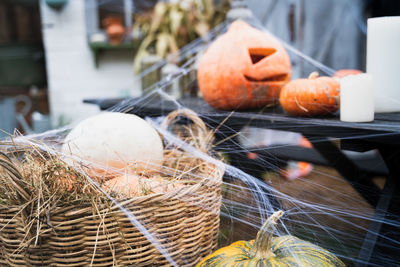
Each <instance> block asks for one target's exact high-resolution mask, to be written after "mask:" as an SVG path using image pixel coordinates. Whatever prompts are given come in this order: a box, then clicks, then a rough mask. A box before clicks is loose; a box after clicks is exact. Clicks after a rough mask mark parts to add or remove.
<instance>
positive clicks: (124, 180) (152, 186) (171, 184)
mask: <svg viewBox="0 0 400 267" xmlns="http://www.w3.org/2000/svg"><path fill="white" fill-rule="evenodd" d="M182 187H184V184H183V183H181V182H180V181H177V180H174V181H169V180H167V179H165V178H163V177H150V178H148V177H140V176H138V175H135V174H126V175H122V176H118V177H115V178H113V179H110V180H108V181H106V182H105V183H104V185H103V188H104V189H105V190H106V191H107V192H109V193H110V192H113V191H114V192H117V193H120V194H123V195H125V196H127V197H137V196H141V195H146V194H150V193H156V194H158V193H166V192H170V191H174V190H177V189H180V188H182Z"/></svg>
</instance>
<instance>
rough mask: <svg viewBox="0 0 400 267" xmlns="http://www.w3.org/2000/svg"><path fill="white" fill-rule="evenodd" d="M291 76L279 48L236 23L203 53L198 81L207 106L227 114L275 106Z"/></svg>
mask: <svg viewBox="0 0 400 267" xmlns="http://www.w3.org/2000/svg"><path fill="white" fill-rule="evenodd" d="M291 73H292V67H291V64H290V59H289V55H288V54H287V52H286V50H285V48H284V47H283V46H282V44H281V43H280V42H279V41H278V40H277V39H276V38H275V37H273V36H272V35H270V34H268V33H266V32H262V31H259V30H257V29H255V28H253V27H251V26H250V25H248V24H247V23H246V22H244V21H241V20H239V21H235V22H233V23H232V25H231V26H230V28H229V30H228V32H227V33H225V34H223V35H222V36H220V37H219V38H218V39H217V40H216V41H215V42H214V43H213V44H212V45H211V46H210V47H209V48H208V49H207V51H206V52H205V53H204V55H203V57H202V58H201V61H200V64H199V69H198V72H197V78H198V84H199V88H200V91H201V93H202V96H203V98H204V99H205V100H206V101H207V102H208V104H210V105H211V106H212V107H214V108H217V109H225V110H229V109H246V108H257V107H263V106H265V105H273V104H277V103H278V98H279V93H280V90H281V88H282V86H283V85H284V84H286V83H287V82H288V81H290V78H291Z"/></svg>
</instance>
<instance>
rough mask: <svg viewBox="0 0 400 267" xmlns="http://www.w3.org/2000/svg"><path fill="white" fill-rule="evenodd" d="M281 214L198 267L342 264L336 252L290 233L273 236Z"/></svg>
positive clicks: (339, 266) (204, 260) (307, 266)
mask: <svg viewBox="0 0 400 267" xmlns="http://www.w3.org/2000/svg"><path fill="white" fill-rule="evenodd" d="M282 215H283V211H277V212H275V213H274V214H272V215H271V217H270V218H268V219H267V221H266V222H265V224H264V225H263V226H262V227H261V229H260V231H259V232H258V234H257V237H256V239H255V240H251V241H238V242H235V243H233V244H231V245H230V246H228V247H225V248H221V249H219V250H217V251H216V252H214V253H213V254H211V255H210V256H208V257H206V258H205V259H203V260H202V261H201V262H200V263H199V264H198V265H197V267H217V266H221V267H222V266H230V267H239V266H243V267H245V266H271V267H272V266H286V267H287V266H293V267H295V266H302V267H315V266H325V267H330V266H332V267H333V266H337V267H344V266H345V265H344V263H343V262H342V261H341V260H340V259H339V258H337V257H336V256H335V255H333V254H332V253H330V252H329V251H327V250H325V249H323V248H321V247H319V246H317V245H314V244H312V243H310V242H307V241H303V240H301V239H299V238H297V237H294V236H290V235H285V236H280V237H273V233H274V231H275V227H276V224H277V221H278V219H279V218H280V217H281V216H282Z"/></svg>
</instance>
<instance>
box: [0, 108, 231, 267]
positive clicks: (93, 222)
mask: <svg viewBox="0 0 400 267" xmlns="http://www.w3.org/2000/svg"><path fill="white" fill-rule="evenodd" d="M182 115H183V116H187V117H189V118H190V119H191V120H192V121H193V122H194V124H196V126H197V127H199V128H200V131H198V132H204V131H205V129H206V127H205V125H204V123H203V122H202V121H201V120H200V119H198V117H197V116H195V114H194V113H193V112H188V111H187V110H180V111H177V112H174V113H173V114H170V115H169V116H168V117H167V120H166V122H165V124H164V125H168V124H169V123H170V122H171V121H172V120H173V119H174V118H175V117H177V116H182ZM199 140H202V138H200V139H199ZM0 161H2V162H1V163H2V164H1V165H3V166H6V167H5V169H6V171H7V175H6V176H7V177H2V179H12V180H13V183H14V185H15V187H16V188H18V198H19V199H20V200H21V201H20V202H21V205H18V206H11V207H10V206H7V207H4V206H3V207H1V206H0V248H1V252H2V253H1V255H0V265H1V266H99V267H100V266H170V263H169V262H168V260H167V259H166V258H165V257H164V256H162V254H161V253H160V252H159V251H158V249H156V248H155V246H153V245H152V244H151V242H149V240H148V239H147V238H146V237H145V236H144V235H143V234H142V233H141V232H140V231H139V230H138V229H137V228H136V227H134V226H133V225H132V223H131V221H130V219H129V218H128V217H127V215H126V214H125V213H124V212H123V211H121V209H120V208H118V207H116V206H115V205H112V203H111V202H110V203H109V205H105V206H103V207H101V209H100V210H96V211H95V210H94V207H92V206H90V205H86V206H81V207H78V206H71V207H55V208H54V209H52V211H51V213H49V214H48V216H47V219H46V220H47V222H46V223H45V225H46V227H45V229H40V237H39V240H38V241H37V242H36V243H37V244H38V245H36V246H34V245H33V244H34V243H35V242H27V241H26V240H29V239H30V238H31V239H34V238H35V237H34V235H30V233H26V231H25V229H26V221H27V220H26V216H27V215H26V212H25V211H24V210H23V208H22V207H23V205H24V204H25V203H24V201H25V200H26V199H28V197H27V196H28V195H29V192H27V191H26V189H24V186H23V183H22V182H21V181H20V180H19V173H18V171H17V170H16V168H15V167H14V166H13V165H12V163H11V161H10V160H9V159H7V158H6V157H0ZM205 165H206V166H207V167H205V168H204V177H207V179H205V178H203V179H201V180H199V181H198V183H195V184H193V185H188V186H185V187H183V188H179V189H177V190H175V191H171V192H167V193H163V194H161V193H160V194H151V195H146V196H141V197H136V198H131V199H126V200H124V201H122V202H121V203H120V204H121V205H122V206H123V207H125V208H126V209H128V210H129V211H130V212H132V214H134V215H135V218H136V219H137V220H138V221H140V223H141V224H143V225H144V226H145V227H146V229H147V230H148V231H149V232H151V233H152V234H153V236H154V237H155V238H156V239H157V240H158V242H159V244H160V245H161V246H162V247H163V249H164V250H165V251H166V252H167V253H168V255H170V257H171V258H172V259H173V260H174V261H175V263H176V264H177V265H178V266H194V265H195V264H196V263H197V262H198V261H199V260H200V259H201V258H203V257H205V256H206V255H209V254H210V253H211V252H212V251H213V250H214V249H215V248H216V246H217V237H218V228H219V212H220V205H221V191H220V186H221V183H222V175H223V170H221V169H219V168H217V167H216V166H214V165H213V164H209V163H207V164H205ZM25 202H26V201H25ZM23 243H26V244H23Z"/></svg>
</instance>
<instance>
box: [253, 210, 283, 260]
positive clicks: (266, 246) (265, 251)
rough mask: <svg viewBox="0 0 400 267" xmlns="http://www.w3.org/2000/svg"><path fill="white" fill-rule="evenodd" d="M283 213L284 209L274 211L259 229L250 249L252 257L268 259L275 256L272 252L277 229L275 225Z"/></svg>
mask: <svg viewBox="0 0 400 267" xmlns="http://www.w3.org/2000/svg"><path fill="white" fill-rule="evenodd" d="M282 215H283V211H281V210H279V211H276V212H274V214H272V215H271V216H270V217H269V218H268V219H267V221H266V222H265V223H264V225H263V226H262V227H261V229H260V230H259V231H258V233H257V237H256V240H255V241H254V244H253V247H252V249H251V251H250V257H251V258H257V259H268V258H270V257H273V256H275V254H274V253H273V252H272V237H273V235H274V232H275V229H276V227H275V226H276V224H277V223H278V220H279V218H280V217H282Z"/></svg>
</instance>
